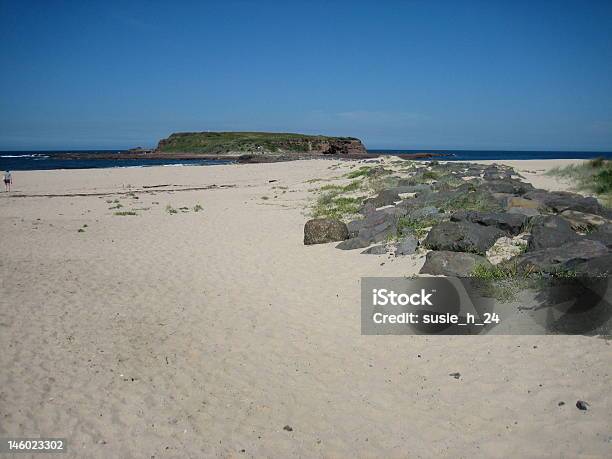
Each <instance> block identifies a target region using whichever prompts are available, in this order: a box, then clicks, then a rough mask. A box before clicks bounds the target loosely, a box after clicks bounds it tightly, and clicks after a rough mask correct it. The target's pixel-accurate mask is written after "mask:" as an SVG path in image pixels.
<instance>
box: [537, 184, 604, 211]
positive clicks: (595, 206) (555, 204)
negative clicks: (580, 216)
mask: <svg viewBox="0 0 612 459" xmlns="http://www.w3.org/2000/svg"><path fill="white" fill-rule="evenodd" d="M525 197H526V198H528V199H531V200H533V201H538V202H540V203H541V204H543V205H545V206H546V207H548V208H549V209H551V210H553V211H554V212H556V213H561V212H563V211H564V210H568V209H569V210H577V211H579V212H586V213H590V214H597V215H604V214H606V213H607V211H606V210H605V209H604V208H603V207H602V206H601V204H599V202H598V201H597V199H595V198H593V197H585V196H582V195H580V194H576V193H569V192H566V191H546V190H533V191H530V192H528V193H526V194H525Z"/></svg>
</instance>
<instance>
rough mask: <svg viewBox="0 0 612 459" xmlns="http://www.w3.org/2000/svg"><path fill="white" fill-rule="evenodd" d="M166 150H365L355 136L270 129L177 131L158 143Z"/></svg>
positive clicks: (247, 151)
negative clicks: (281, 131) (252, 130)
mask: <svg viewBox="0 0 612 459" xmlns="http://www.w3.org/2000/svg"><path fill="white" fill-rule="evenodd" d="M157 151H159V152H166V153H201V154H211V155H221V154H231V153H235V154H282V153H312V154H335V153H338V154H354V153H366V151H365V148H364V147H363V145H362V144H361V142H360V141H359V140H358V139H355V138H353V137H328V136H321V135H305V134H291V133H272V132H181V133H175V134H171V135H170V136H169V137H168V138H166V139H162V140H161V141H160V142H159V145H158V147H157Z"/></svg>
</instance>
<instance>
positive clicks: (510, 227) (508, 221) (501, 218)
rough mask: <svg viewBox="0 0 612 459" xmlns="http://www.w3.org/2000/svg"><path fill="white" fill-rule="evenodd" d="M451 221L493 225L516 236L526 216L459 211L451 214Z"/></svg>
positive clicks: (523, 224) (525, 221)
mask: <svg viewBox="0 0 612 459" xmlns="http://www.w3.org/2000/svg"><path fill="white" fill-rule="evenodd" d="M451 221H469V222H473V223H478V224H479V225H484V226H493V227H495V228H499V229H500V230H502V231H504V232H505V233H507V234H510V235H512V236H516V235H517V234H519V233H520V232H521V231H522V229H523V227H524V226H525V224H526V223H527V217H526V216H524V215H521V214H508V213H504V212H476V211H459V212H455V213H454V214H453V215H452V216H451Z"/></svg>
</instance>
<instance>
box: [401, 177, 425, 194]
mask: <svg viewBox="0 0 612 459" xmlns="http://www.w3.org/2000/svg"><path fill="white" fill-rule="evenodd" d="M393 190H394V191H397V193H398V194H399V193H423V192H427V191H431V185H427V184H425V183H417V184H415V183H414V180H412V181H411V180H410V179H400V180H398V186H396V187H395V188H393Z"/></svg>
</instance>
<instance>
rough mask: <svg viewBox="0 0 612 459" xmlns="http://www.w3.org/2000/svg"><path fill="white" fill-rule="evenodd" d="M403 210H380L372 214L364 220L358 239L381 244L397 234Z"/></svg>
mask: <svg viewBox="0 0 612 459" xmlns="http://www.w3.org/2000/svg"><path fill="white" fill-rule="evenodd" d="M401 212H402V211H401V210H398V209H396V208H389V209H380V210H377V211H374V212H371V213H369V214H367V215H366V216H365V218H364V219H363V220H362V222H363V223H362V226H361V228H360V229H359V231H358V232H357V237H359V238H360V239H362V240H364V241H368V242H370V243H373V242H381V241H384V240H385V239H387V238H388V237H389V236H395V235H396V234H397V218H398V214H399V215H401Z"/></svg>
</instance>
